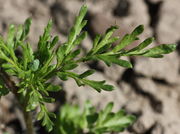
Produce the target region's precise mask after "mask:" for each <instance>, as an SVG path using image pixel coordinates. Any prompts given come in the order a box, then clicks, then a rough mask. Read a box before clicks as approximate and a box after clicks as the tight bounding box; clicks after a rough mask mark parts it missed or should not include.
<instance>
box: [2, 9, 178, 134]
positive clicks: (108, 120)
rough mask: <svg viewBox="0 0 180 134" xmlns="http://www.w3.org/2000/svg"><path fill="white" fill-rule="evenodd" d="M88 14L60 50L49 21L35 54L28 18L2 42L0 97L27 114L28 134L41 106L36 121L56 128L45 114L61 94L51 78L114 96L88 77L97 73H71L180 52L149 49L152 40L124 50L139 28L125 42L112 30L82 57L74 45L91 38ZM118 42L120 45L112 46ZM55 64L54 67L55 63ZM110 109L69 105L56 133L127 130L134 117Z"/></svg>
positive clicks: (170, 47) (168, 47)
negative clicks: (9, 97) (10, 97)
mask: <svg viewBox="0 0 180 134" xmlns="http://www.w3.org/2000/svg"><path fill="white" fill-rule="evenodd" d="M86 12H87V7H86V6H82V8H81V10H80V13H79V15H78V16H77V17H76V19H75V24H74V26H73V27H72V28H71V30H70V34H69V35H68V39H67V41H66V42H65V43H63V44H59V45H57V46H56V44H57V43H59V42H58V41H59V39H58V36H55V37H54V38H52V37H51V34H50V30H51V27H52V21H49V23H48V24H47V26H46V27H45V29H44V33H43V35H42V36H40V38H39V42H38V44H37V46H38V47H37V50H36V51H33V50H32V48H31V45H30V43H28V42H27V37H28V33H29V30H30V25H31V19H29V18H28V19H27V20H26V21H25V23H24V24H23V25H19V26H18V27H17V28H16V27H15V26H14V25H10V27H9V31H8V35H7V37H6V38H2V37H0V69H1V70H0V76H1V77H0V97H1V96H4V95H6V94H8V93H9V92H12V93H14V95H15V96H16V98H17V100H18V102H19V104H20V106H21V108H22V111H23V114H24V119H25V122H26V127H27V134H34V133H35V132H34V127H33V122H32V115H31V111H33V110H36V109H37V108H38V107H39V109H40V111H39V112H38V114H37V120H42V125H43V126H45V127H46V128H47V130H48V131H51V130H52V129H53V124H54V123H53V121H52V120H51V119H52V118H55V117H56V115H55V114H54V113H51V112H49V111H48V110H47V107H46V106H45V103H52V102H54V101H55V99H54V98H51V97H50V96H49V92H58V91H59V90H61V89H62V87H61V86H60V85H53V84H52V83H49V82H48V80H49V79H51V78H52V77H54V76H58V77H59V78H60V80H62V81H66V80H68V78H72V79H74V80H75V81H76V83H77V85H78V86H84V85H88V86H90V87H92V88H93V89H95V90H96V91H98V92H101V91H102V90H105V91H111V90H113V89H114V88H113V86H112V85H109V84H106V82H105V81H104V80H103V81H95V80H90V79H88V78H87V77H88V76H89V75H92V74H93V73H94V72H95V71H94V70H87V71H85V72H83V73H82V74H77V73H75V72H73V71H72V70H73V69H75V68H77V67H78V65H79V64H81V63H84V62H87V61H91V60H100V61H103V62H104V63H105V64H106V65H108V66H111V64H117V65H119V66H122V67H127V68H131V67H132V64H131V63H130V62H129V61H126V60H122V59H120V58H121V57H122V56H144V57H152V58H161V57H163V55H164V54H168V53H171V52H172V51H174V50H175V48H176V45H175V44H162V45H159V46H155V47H153V48H149V49H145V48H146V47H147V46H148V45H149V44H150V43H152V41H153V40H154V39H153V38H148V39H146V40H144V41H143V42H142V43H140V44H139V45H138V46H137V47H135V48H133V49H131V50H125V49H124V48H125V47H126V46H127V45H129V44H131V43H132V42H133V41H135V40H138V35H140V34H141V33H142V32H143V29H144V28H143V26H142V25H140V26H138V27H137V28H135V30H134V31H133V32H132V33H131V34H126V35H125V36H124V37H123V38H122V39H119V37H112V34H113V32H114V31H115V30H116V29H117V28H118V27H117V26H112V27H110V28H109V29H108V30H107V31H106V33H105V34H104V35H97V36H96V38H95V39H94V42H93V45H92V49H91V50H89V52H88V53H87V54H86V55H84V56H79V54H80V52H81V49H77V48H76V46H78V45H79V44H80V43H81V42H82V40H83V39H84V38H85V37H86V35H87V32H86V31H83V30H82V29H83V27H84V26H85V25H86V23H87V20H84V16H85V15H86ZM114 42H118V43H117V45H116V46H113V45H112V44H113V43H114ZM16 50H20V51H21V52H22V54H21V55H16V53H15V52H16ZM53 61H56V63H55V64H53ZM12 77H15V78H16V81H14V80H12ZM112 105H113V104H112V103H109V104H108V105H107V106H106V108H105V109H104V110H102V111H100V112H99V113H96V112H95V108H94V107H92V106H90V104H89V103H87V104H86V106H85V108H84V110H83V111H80V110H79V108H78V107H76V106H69V105H65V106H63V107H62V108H61V112H60V114H59V115H58V119H57V121H56V122H58V123H57V124H56V128H57V131H58V133H62V134H69V133H73V134H76V133H80V132H82V131H85V130H84V129H87V131H88V132H87V133H91V134H102V133H104V132H111V131H123V130H124V128H126V127H127V126H129V125H131V124H132V123H133V121H134V116H132V115H126V114H125V112H124V111H123V110H120V111H119V112H117V113H112V112H111V109H112ZM80 115H82V117H83V118H82V120H79V118H80ZM57 125H59V127H58V126H57ZM69 127H70V128H69ZM58 128H60V129H58ZM69 130H72V131H69Z"/></svg>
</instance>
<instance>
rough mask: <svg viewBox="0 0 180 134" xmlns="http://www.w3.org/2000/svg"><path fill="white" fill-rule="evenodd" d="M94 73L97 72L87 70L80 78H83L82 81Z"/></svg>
mask: <svg viewBox="0 0 180 134" xmlns="http://www.w3.org/2000/svg"><path fill="white" fill-rule="evenodd" d="M94 72H95V70H87V71H85V72H84V73H82V74H80V75H79V78H81V79H83V78H86V77H88V76H90V75H92V74H93V73H94Z"/></svg>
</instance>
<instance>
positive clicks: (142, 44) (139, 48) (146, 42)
mask: <svg viewBox="0 0 180 134" xmlns="http://www.w3.org/2000/svg"><path fill="white" fill-rule="evenodd" d="M153 41H154V38H153V37H150V38H147V39H146V40H144V41H143V42H142V43H141V44H139V45H138V46H137V47H135V48H133V49H131V50H130V51H128V53H129V52H134V51H140V50H142V49H144V48H146V47H147V46H148V45H150V44H151V43H152V42H153Z"/></svg>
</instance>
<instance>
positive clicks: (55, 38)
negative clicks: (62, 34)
mask: <svg viewBox="0 0 180 134" xmlns="http://www.w3.org/2000/svg"><path fill="white" fill-rule="evenodd" d="M58 41H59V37H58V36H55V37H54V38H53V40H52V42H51V43H50V49H52V48H53V47H54V46H55V45H56V44H57V43H58Z"/></svg>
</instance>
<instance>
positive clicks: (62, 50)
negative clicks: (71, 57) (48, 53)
mask: <svg viewBox="0 0 180 134" xmlns="http://www.w3.org/2000/svg"><path fill="white" fill-rule="evenodd" d="M65 51H66V46H65V45H61V46H60V47H59V48H58V49H57V52H56V55H57V66H59V65H60V64H61V63H62V62H63V60H64V57H65Z"/></svg>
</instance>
